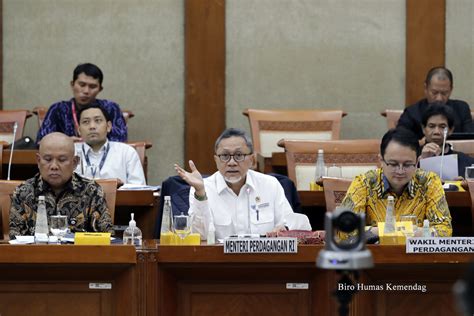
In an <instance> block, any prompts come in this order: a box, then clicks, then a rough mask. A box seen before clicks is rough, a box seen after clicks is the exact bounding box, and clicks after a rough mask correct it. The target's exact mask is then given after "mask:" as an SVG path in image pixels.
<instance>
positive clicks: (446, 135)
mask: <svg viewBox="0 0 474 316" xmlns="http://www.w3.org/2000/svg"><path fill="white" fill-rule="evenodd" d="M447 137H448V128H447V127H445V128H444V130H443V148H442V149H441V170H440V171H439V177H440V179H441V181H443V160H444V148H445V147H446V138H447Z"/></svg>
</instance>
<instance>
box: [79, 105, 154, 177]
mask: <svg viewBox="0 0 474 316" xmlns="http://www.w3.org/2000/svg"><path fill="white" fill-rule="evenodd" d="M78 118H79V133H80V135H81V137H82V139H83V140H84V143H76V153H77V155H78V156H79V157H80V158H81V162H80V164H79V165H78V166H77V168H76V170H75V171H76V172H77V173H78V174H80V175H82V176H84V177H88V178H93V179H94V178H97V179H98V178H117V179H118V180H119V183H121V184H123V183H128V184H140V185H145V184H146V181H145V174H144V173H143V167H142V164H141V162H140V158H139V157H138V153H137V151H136V150H135V149H134V148H133V147H132V146H130V145H127V144H125V143H120V142H112V141H109V140H108V139H107V133H108V132H109V131H110V130H111V128H112V122H111V121H110V118H109V117H108V113H107V112H106V111H105V110H104V109H103V108H102V107H101V106H100V105H99V104H97V103H95V102H93V103H90V104H88V105H86V106H84V107H83V108H82V109H81V111H80V112H79V117H78Z"/></svg>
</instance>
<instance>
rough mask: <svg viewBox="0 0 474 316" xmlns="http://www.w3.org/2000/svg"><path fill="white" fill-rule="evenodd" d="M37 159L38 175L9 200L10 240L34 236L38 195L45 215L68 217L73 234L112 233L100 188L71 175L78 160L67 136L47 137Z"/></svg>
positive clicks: (17, 190)
mask: <svg viewBox="0 0 474 316" xmlns="http://www.w3.org/2000/svg"><path fill="white" fill-rule="evenodd" d="M36 159H37V162H38V169H39V174H37V175H36V176H35V177H34V178H31V179H28V180H26V182H25V183H23V184H21V185H20V186H18V187H17V188H16V190H15V192H14V194H13V197H12V203H11V208H10V234H9V235H10V239H14V238H15V236H19V235H34V233H35V223H36V210H37V207H38V197H39V196H40V195H43V196H44V197H45V202H46V212H47V215H48V216H51V215H56V214H58V213H60V214H61V215H67V217H68V226H69V228H70V229H71V231H72V232H84V231H89V232H110V233H113V225H112V219H111V217H110V213H109V211H108V209H107V204H106V201H105V198H104V192H103V191H102V188H101V187H100V185H98V184H97V183H95V182H94V181H92V180H88V179H85V178H82V177H81V176H78V175H77V174H75V173H74V169H75V168H76V166H77V163H78V161H79V158H78V157H76V156H75V150H74V143H73V141H72V139H71V138H70V137H68V136H66V135H64V134H61V133H56V132H55V133H51V134H48V135H47V136H45V137H44V138H43V140H42V141H41V143H40V147H39V152H38V153H37V156H36Z"/></svg>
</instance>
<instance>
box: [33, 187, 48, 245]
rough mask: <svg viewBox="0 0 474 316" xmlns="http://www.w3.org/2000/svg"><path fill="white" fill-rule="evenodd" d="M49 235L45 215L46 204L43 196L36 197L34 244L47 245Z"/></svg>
mask: <svg viewBox="0 0 474 316" xmlns="http://www.w3.org/2000/svg"><path fill="white" fill-rule="evenodd" d="M48 235H49V228H48V216H47V215H46V202H45V200H44V196H43V195H40V196H39V197H38V208H37V209H36V224H35V243H47V242H48Z"/></svg>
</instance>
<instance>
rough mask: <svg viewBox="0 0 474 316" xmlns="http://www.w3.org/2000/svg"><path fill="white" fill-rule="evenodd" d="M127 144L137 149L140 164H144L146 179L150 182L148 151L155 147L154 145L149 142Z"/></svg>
mask: <svg viewBox="0 0 474 316" xmlns="http://www.w3.org/2000/svg"><path fill="white" fill-rule="evenodd" d="M127 144H129V145H130V146H132V147H133V148H135V150H136V151H137V153H138V157H139V158H140V162H141V163H142V167H143V173H144V174H145V179H146V180H147V181H148V157H147V155H146V150H147V149H148V148H151V147H153V144H152V143H151V142H149V141H139V142H128V143H127Z"/></svg>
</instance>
